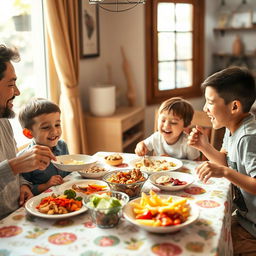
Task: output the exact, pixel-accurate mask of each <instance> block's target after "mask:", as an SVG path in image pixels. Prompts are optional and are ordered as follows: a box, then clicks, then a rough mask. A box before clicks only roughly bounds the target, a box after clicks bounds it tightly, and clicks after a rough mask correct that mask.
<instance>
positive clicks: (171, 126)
mask: <svg viewBox="0 0 256 256" xmlns="http://www.w3.org/2000/svg"><path fill="white" fill-rule="evenodd" d="M193 115H194V110H193V107H192V106H191V104H190V103H189V102H188V101H186V100H184V99H182V98H179V97H174V98H170V99H168V100H166V101H164V102H163V103H162V104H161V106H160V108H159V110H158V122H157V128H158V131H157V132H155V133H153V134H152V135H151V136H150V137H148V138H147V139H145V140H143V141H141V142H139V143H138V144H137V145H136V148H135V153H136V154H137V155H139V156H144V155H146V154H147V153H148V151H154V154H155V155H157V156H159V155H168V156H171V157H175V158H180V159H189V160H195V159H197V158H198V157H199V156H200V153H199V151H198V150H196V149H194V148H193V147H190V146H188V144H187V134H186V133H185V132H184V131H185V128H187V127H188V126H189V125H190V124H191V121H192V118H193Z"/></svg>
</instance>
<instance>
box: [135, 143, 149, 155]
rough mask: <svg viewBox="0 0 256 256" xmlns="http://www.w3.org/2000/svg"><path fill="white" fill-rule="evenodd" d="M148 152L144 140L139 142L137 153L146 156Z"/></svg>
mask: <svg viewBox="0 0 256 256" xmlns="http://www.w3.org/2000/svg"><path fill="white" fill-rule="evenodd" d="M147 153H148V148H147V147H146V145H145V143H144V142H143V141H141V142H139V143H138V144H137V145H136V148H135V154H137V155H138V156H145V155H146V154H147Z"/></svg>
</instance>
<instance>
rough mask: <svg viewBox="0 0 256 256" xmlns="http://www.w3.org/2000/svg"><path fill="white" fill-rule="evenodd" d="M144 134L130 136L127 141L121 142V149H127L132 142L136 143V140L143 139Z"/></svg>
mask: <svg viewBox="0 0 256 256" xmlns="http://www.w3.org/2000/svg"><path fill="white" fill-rule="evenodd" d="M143 135H144V133H143V132H142V131H140V132H138V133H136V134H134V135H132V136H131V137H130V138H129V139H127V140H125V141H124V142H123V148H126V147H128V146H129V145H130V144H132V143H133V142H134V141H137V140H138V139H141V140H142V139H143Z"/></svg>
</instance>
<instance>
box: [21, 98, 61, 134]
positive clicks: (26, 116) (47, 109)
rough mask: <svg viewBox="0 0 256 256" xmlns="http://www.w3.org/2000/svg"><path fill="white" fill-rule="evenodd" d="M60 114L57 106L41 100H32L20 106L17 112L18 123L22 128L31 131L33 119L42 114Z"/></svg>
mask: <svg viewBox="0 0 256 256" xmlns="http://www.w3.org/2000/svg"><path fill="white" fill-rule="evenodd" d="M57 112H58V113H60V112H61V111H60V108H59V106H58V105H57V104H55V103H53V102H51V101H49V100H47V99H43V98H33V99H31V100H30V101H29V102H28V103H26V104H25V105H23V106H22V108H21V110H20V111H19V121H20V124H21V127H22V128H27V129H32V126H33V125H34V124H35V120H34V118H35V117H37V116H40V115H43V114H51V113H57Z"/></svg>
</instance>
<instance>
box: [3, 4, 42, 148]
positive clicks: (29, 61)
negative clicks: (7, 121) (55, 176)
mask: <svg viewBox="0 0 256 256" xmlns="http://www.w3.org/2000/svg"><path fill="white" fill-rule="evenodd" d="M0 6H1V9H0V34H1V40H0V43H1V44H5V45H6V46H8V47H16V48H18V50H19V53H20V56H21V61H20V62H19V63H14V66H15V70H16V74H17V77H18V80H17V86H18V88H19V89H20V92H21V95H20V96H19V97H17V98H16V99H15V101H14V105H15V109H14V110H15V112H16V113H18V109H19V107H20V106H21V105H22V104H24V103H26V102H27V101H28V100H29V99H30V98H31V97H33V96H39V97H46V96H47V84H46V71H45V50H44V30H43V12H42V10H43V9H42V0H8V1H7V0H0ZM11 123H12V125H13V127H14V133H15V139H16V141H17V144H18V146H20V145H22V144H24V143H25V142H26V138H25V137H24V136H23V135H22V132H21V128H20V126H19V123H18V121H17V119H16V118H15V119H13V120H11Z"/></svg>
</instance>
